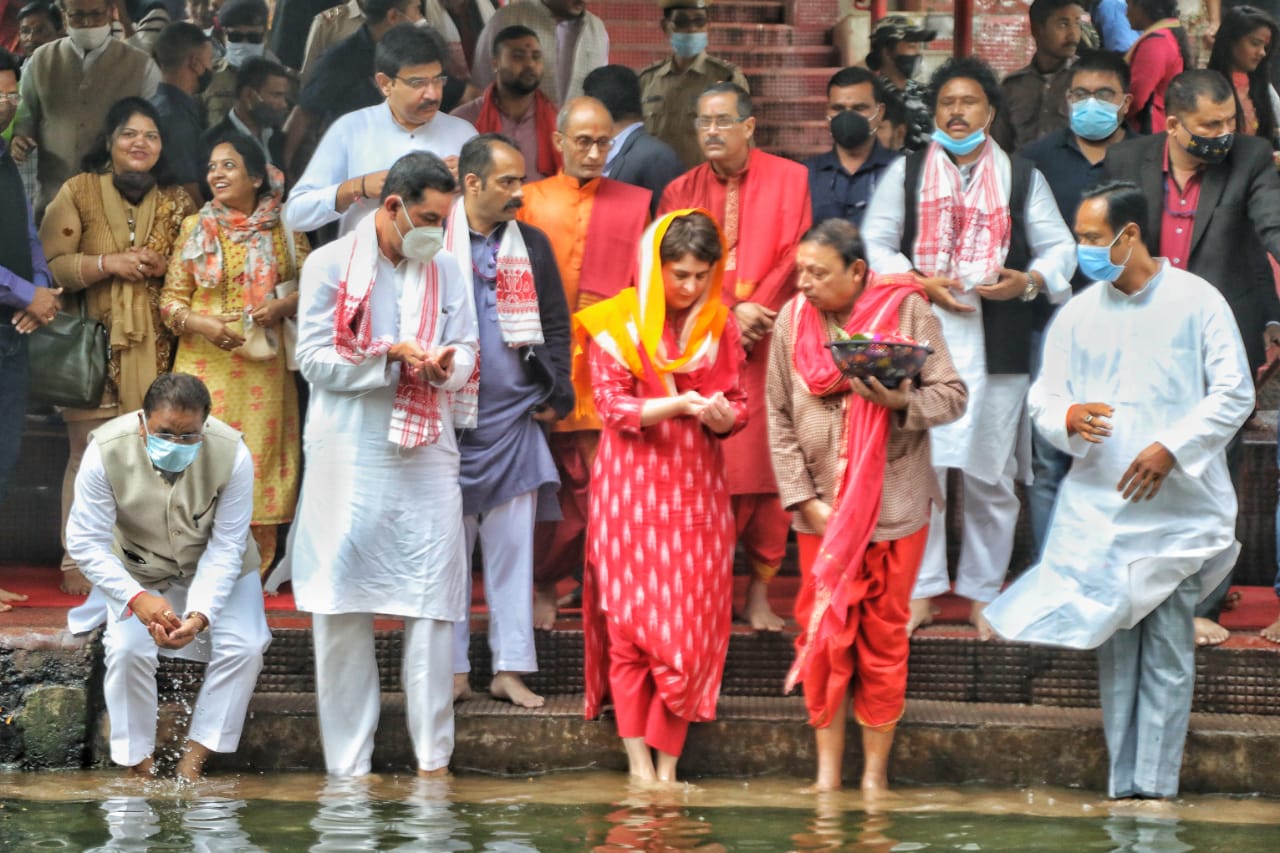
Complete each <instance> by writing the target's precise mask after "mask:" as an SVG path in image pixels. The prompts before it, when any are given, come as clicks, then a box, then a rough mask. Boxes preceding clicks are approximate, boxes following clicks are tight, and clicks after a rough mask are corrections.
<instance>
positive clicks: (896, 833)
mask: <svg viewBox="0 0 1280 853" xmlns="http://www.w3.org/2000/svg"><path fill="white" fill-rule="evenodd" d="M802 785H803V783H802V782H800V781H799V780H787V779H764V780H752V781H749V782H748V781H742V780H705V781H701V782H698V783H697V784H696V786H684V787H682V788H680V789H677V790H668V791H644V790H638V789H635V788H632V787H629V786H628V785H627V783H626V780H625V778H624V777H623V776H621V775H620V774H616V773H607V774H606V773H571V774H559V775H551V776H544V777H540V778H532V779H516V780H512V779H492V778H485V777H477V776H463V777H457V778H453V779H449V780H443V781H436V780H420V779H417V778H414V777H407V776H382V777H376V778H371V779H367V780H359V781H351V780H345V781H335V780H327V779H325V778H324V777H323V776H318V775H314V774H271V775H261V776H226V777H214V778H212V779H210V780H208V781H206V782H203V783H201V784H199V785H195V786H182V785H178V784H177V783H174V782H171V781H159V782H150V783H146V784H141V783H138V782H134V781H131V780H128V779H124V778H122V777H121V776H120V775H119V774H117V773H113V772H77V773H41V774H17V773H11V774H4V773H0V851H5V853H9V851H14V853H25V851H57V850H74V851H90V850H93V851H98V850H101V851H108V850H111V851H115V850H119V851H144V850H145V851H170V850H174V851H179V850H181V851H209V853H237V851H272V853H274V851H375V850H376V851H381V850H388V851H390V850H395V851H408V850H413V851H418V850H421V851H452V850H488V851H503V853H510V852H511V851H528V850H538V851H561V850H563V851H572V850H596V851H623V850H645V851H655V852H656V851H676V850H698V851H731V850H732V851H737V850H743V851H793V850H794V851H818V850H851V851H882V853H888V851H917V850H929V851H943V850H964V851H1036V852H1037V853H1038V852H1039V851H1046V853H1056V851H1063V853H1086V852H1087V851H1135V853H1138V851H1142V852H1143V853H1146V851H1150V853H1178V851H1191V850H1197V851H1201V850H1202V851H1224V853H1254V852H1255V851H1256V853H1280V801H1276V800H1265V799H1255V798H1231V797H1187V798H1185V799H1183V800H1181V801H1179V802H1177V803H1175V804H1173V805H1172V806H1166V807H1153V806H1151V805H1149V804H1148V805H1146V806H1139V807H1135V806H1117V805H1116V804H1113V803H1109V802H1107V801H1106V800H1104V799H1102V798H1100V797H1099V796H1097V795H1096V794H1091V793H1087V792H1080V791H1068V790H1059V789H1047V788H1036V789H1029V790H1018V791H992V790H983V789H978V788H960V789H945V788H905V789H902V790H899V791H896V792H894V793H893V794H891V795H890V796H889V797H888V798H886V799H884V800H883V801H881V802H879V803H878V804H876V805H875V807H873V808H869V807H868V804H867V803H864V802H863V800H862V797H861V796H860V795H859V794H858V793H856V792H843V793H840V794H835V795H822V796H815V795H812V794H805V793H801V792H800V790H799V789H800V787H801V786H802Z"/></svg>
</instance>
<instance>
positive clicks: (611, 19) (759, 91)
mask: <svg viewBox="0 0 1280 853" xmlns="http://www.w3.org/2000/svg"><path fill="white" fill-rule="evenodd" d="M839 5H840V4H839V2H838V0H719V2H717V3H716V4H715V5H713V6H712V7H711V9H710V18H711V27H710V33H709V39H708V40H709V47H708V52H709V53H710V54H712V55H713V56H717V57H719V58H721V59H725V60H728V61H729V62H732V63H734V64H736V65H737V66H738V67H739V68H741V69H742V72H743V74H745V75H746V77H747V82H748V83H750V85H751V93H752V95H753V96H754V98H753V100H754V102H755V114H756V118H757V123H756V143H757V144H758V145H759V146H760V147H761V148H763V149H764V150H766V151H769V152H770V153H774V154H781V155H783V156H786V157H791V158H794V159H804V158H806V157H810V156H812V155H814V154H818V153H821V152H823V151H826V150H828V149H829V148H830V147H831V137H830V134H829V132H828V129H827V122H826V119H825V110H824V107H825V105H826V85H827V80H828V79H829V78H830V77H831V75H832V74H834V73H835V72H836V71H837V70H838V69H839V67H840V57H839V53H838V51H837V50H836V49H835V47H834V46H833V44H832V41H831V28H832V27H833V26H834V25H835V22H836V17H837V15H838V13H839ZM590 8H591V11H592V12H593V13H595V14H596V15H599V16H600V17H601V18H602V19H603V20H604V22H605V26H606V27H607V28H608V30H609V40H610V52H609V59H610V61H611V62H616V63H621V64H623V65H628V66H630V67H632V68H635V69H636V70H639V69H641V68H644V67H645V66H646V65H649V64H650V63H652V62H656V61H658V60H660V59H663V58H665V57H666V56H668V55H670V49H669V47H668V46H667V43H666V41H665V39H664V37H663V35H662V30H661V29H660V28H659V22H660V20H661V12H659V11H658V9H657V3H655V2H653V0H592V3H591V6H590Z"/></svg>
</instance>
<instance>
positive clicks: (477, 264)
mask: <svg viewBox="0 0 1280 853" xmlns="http://www.w3.org/2000/svg"><path fill="white" fill-rule="evenodd" d="M458 173H459V174H460V175H461V176H462V196H461V198H459V199H458V200H457V201H455V202H454V204H453V210H452V212H451V213H450V215H449V224H448V227H447V229H446V231H445V248H446V249H448V250H449V252H450V253H452V254H453V255H454V256H455V257H457V258H458V259H459V260H460V261H461V263H460V264H459V268H460V269H461V270H462V276H463V278H464V279H470V282H471V287H472V290H473V292H474V294H475V305H476V319H477V322H478V323H479V329H480V366H479V367H478V368H477V369H476V371H475V373H473V375H472V377H471V381H472V382H478V383H479V402H478V410H477V413H476V428H475V429H472V430H467V431H466V432H464V433H462V435H461V437H460V438H459V439H458V450H459V452H460V453H461V454H462V461H461V468H460V472H459V478H460V480H461V483H462V515H463V523H464V525H465V530H466V537H467V539H466V544H467V554H468V555H471V554H474V552H475V544H476V538H477V537H479V539H480V550H481V553H482V554H483V555H484V587H485V601H486V602H488V606H489V648H490V650H491V651H492V653H493V681H492V682H490V684H489V693H490V695H492V696H493V697H494V698H496V699H504V700H507V701H510V702H513V703H514V704H516V705H519V706H521V707H525V708H537V707H541V705H542V703H543V699H542V697H541V696H538V695H536V694H535V693H533V692H532V691H531V690H529V688H528V687H526V686H525V684H524V681H523V680H522V679H521V677H520V676H521V675H522V674H523V673H528V672H536V671H537V669H538V658H537V653H536V651H535V649H534V643H533V608H532V599H531V595H532V591H533V529H534V521H535V519H536V518H538V516H539V515H540V514H542V515H544V516H545V515H546V513H547V512H551V513H553V514H554V513H555V511H556V509H557V506H556V498H555V493H556V488H557V486H558V485H559V483H560V479H559V477H558V476H557V475H556V465H555V462H554V461H553V460H552V458H551V451H550V449H549V448H548V446H547V435H546V432H545V430H544V429H543V424H549V423H551V422H553V421H555V420H556V418H562V417H564V416H565V415H567V414H569V412H570V411H571V410H572V409H573V385H571V384H570V382H569V309H568V306H567V305H566V304H565V300H564V289H563V287H562V286H561V284H560V272H559V269H558V268H557V267H556V256H555V253H554V252H553V251H552V248H551V243H550V242H549V241H548V240H547V236H546V235H545V234H543V233H542V232H541V231H540V230H538V229H537V228H535V227H534V226H532V225H528V224H525V223H523V222H515V221H514V220H515V218H516V212H517V211H519V210H520V208H521V206H522V199H523V197H524V175H525V162H524V156H523V155H522V154H521V153H520V149H519V146H517V145H516V143H515V140H513V139H510V138H508V137H505V136H503V135H501V134H498V133H484V134H481V135H480V136H477V137H475V138H474V139H472V140H470V141H469V142H467V144H466V145H464V146H462V155H461V156H460V157H459V159H458ZM540 510H541V513H540V512H539V511H540ZM467 577H468V580H470V579H471V577H472V573H468V575H467ZM470 627H471V626H470V623H469V622H468V621H467V620H463V621H461V622H457V623H454V633H453V638H454V642H453V672H454V682H455V683H454V698H455V699H459V698H465V697H466V696H468V695H469V693H470V689H469V684H468V681H469V679H468V673H469V672H470V671H471V665H470V662H469V661H468V660H467V652H468V650H469V648H470V637H471V631H470Z"/></svg>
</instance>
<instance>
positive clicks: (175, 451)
mask: <svg viewBox="0 0 1280 853" xmlns="http://www.w3.org/2000/svg"><path fill="white" fill-rule="evenodd" d="M142 428H143V429H144V430H146V433H147V457H148V458H149V459H150V460H151V464H152V465H154V466H156V467H157V468H159V469H160V470H161V471H168V472H169V473H170V474H181V473H182V472H183V471H185V470H187V468H189V467H191V463H192V462H195V461H196V456H197V455H198V454H199V453H200V445H201V444H203V443H204V442H203V441H197V442H196V443H195V444H178V443H177V442H174V441H167V440H165V439H163V438H160V437H159V436H155V435H152V434H151V430H150V428H149V427H147V422H146V419H145V418H144V419H143V421H142Z"/></svg>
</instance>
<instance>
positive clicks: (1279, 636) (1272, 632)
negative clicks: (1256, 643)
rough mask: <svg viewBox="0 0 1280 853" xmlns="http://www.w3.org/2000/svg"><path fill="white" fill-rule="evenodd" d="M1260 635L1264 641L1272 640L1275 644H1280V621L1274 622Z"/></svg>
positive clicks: (1260, 632)
mask: <svg viewBox="0 0 1280 853" xmlns="http://www.w3.org/2000/svg"><path fill="white" fill-rule="evenodd" d="M1258 633H1259V634H1260V635H1261V636H1262V639H1264V640H1270V641H1271V642H1273V643H1280V619H1276V621H1274V622H1272V623H1271V624H1270V625H1268V626H1267V627H1265V628H1263V629H1262V630H1261V631H1259V632H1258Z"/></svg>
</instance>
